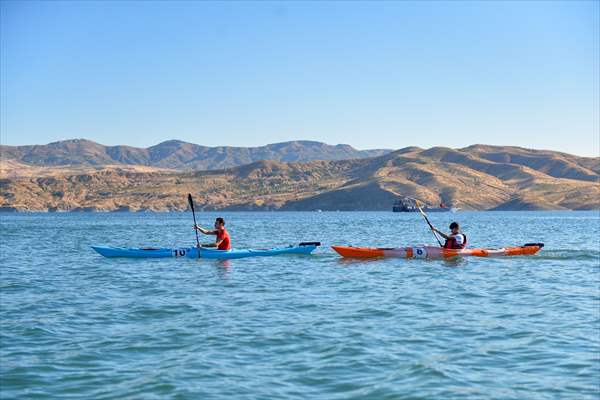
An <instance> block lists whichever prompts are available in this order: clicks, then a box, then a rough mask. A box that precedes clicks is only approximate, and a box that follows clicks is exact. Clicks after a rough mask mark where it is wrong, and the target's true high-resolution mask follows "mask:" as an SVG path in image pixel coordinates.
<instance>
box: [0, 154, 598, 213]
mask: <svg viewBox="0 0 600 400" xmlns="http://www.w3.org/2000/svg"><path fill="white" fill-rule="evenodd" d="M21 168H23V167H22V166H21ZM9 169H10V168H8V167H7V168H4V169H3V175H2V179H1V180H0V191H1V192H0V193H1V196H0V207H3V208H2V209H4V210H31V211H44V210H50V211H69V210H71V211H72V210H83V211H113V210H132V211H137V210H154V211H166V210H173V211H176V210H185V209H186V208H187V201H186V195H187V193H192V194H193V195H194V197H195V199H196V201H197V203H198V208H199V209H204V210H214V209H226V210H315V209H322V210H390V209H391V205H392V203H393V201H394V199H395V198H396V196H398V195H403V196H411V197H415V198H418V199H421V200H422V201H424V202H425V203H428V204H431V205H435V204H438V203H439V202H442V201H443V202H444V203H446V204H448V205H451V206H454V207H460V208H461V209H476V210H489V209H492V210H540V209H575V210H580V209H600V183H599V178H600V158H585V157H577V156H573V155H569V154H565V153H559V152H552V151H539V150H528V149H523V148H518V147H496V146H481V145H476V146H470V147H467V148H464V149H450V148H443V147H435V148H431V149H420V148H416V147H409V148H405V149H402V150H398V151H395V152H392V153H389V154H385V155H382V156H378V157H373V158H366V159H353V160H339V161H312V162H307V163H285V162H280V161H259V162H254V163H250V164H248V165H243V166H239V167H235V168H229V169H221V170H213V171H196V172H193V171H188V172H181V171H169V170H148V171H144V170H136V169H124V168H122V167H119V166H110V167H102V168H97V169H88V170H85V171H82V170H78V171H70V170H68V169H59V170H57V171H55V173H54V174H51V173H48V172H49V171H48V170H45V172H46V174H44V175H38V176H23V175H19V174H15V173H13V174H12V175H10V171H9ZM13 172H14V171H13Z"/></svg>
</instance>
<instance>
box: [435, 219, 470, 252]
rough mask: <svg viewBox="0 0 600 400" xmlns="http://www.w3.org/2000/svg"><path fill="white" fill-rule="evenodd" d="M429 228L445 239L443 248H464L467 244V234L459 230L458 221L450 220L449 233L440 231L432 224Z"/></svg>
mask: <svg viewBox="0 0 600 400" xmlns="http://www.w3.org/2000/svg"><path fill="white" fill-rule="evenodd" d="M431 230H433V231H434V232H437V233H439V234H440V236H441V237H443V238H444V239H446V243H444V246H443V247H444V248H445V249H464V248H465V247H466V246H467V236H466V235H465V234H464V233H461V232H460V225H458V222H452V223H451V224H450V231H451V232H450V234H449V235H447V234H445V233H444V232H441V231H440V230H439V229H437V228H436V227H434V226H432V227H431Z"/></svg>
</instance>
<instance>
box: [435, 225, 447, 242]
mask: <svg viewBox="0 0 600 400" xmlns="http://www.w3.org/2000/svg"><path fill="white" fill-rule="evenodd" d="M432 230H434V231H435V232H437V233H439V234H440V236H441V237H443V238H444V239H446V240H448V239H450V236H448V235H446V234H445V233H444V232H441V231H440V230H439V229H438V228H436V227H433V228H432Z"/></svg>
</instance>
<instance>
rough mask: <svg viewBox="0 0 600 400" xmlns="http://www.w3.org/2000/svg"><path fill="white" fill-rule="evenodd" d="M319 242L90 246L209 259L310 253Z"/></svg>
mask: <svg viewBox="0 0 600 400" xmlns="http://www.w3.org/2000/svg"><path fill="white" fill-rule="evenodd" d="M320 245H321V243H319V242H303V243H300V244H298V245H296V246H293V245H290V246H288V247H274V248H271V249H232V250H217V249H215V248H210V247H200V248H197V247H178V248H168V247H163V248H154V247H143V248H127V247H109V246H108V247H107V246H92V249H94V250H95V251H96V252H97V253H99V254H101V255H103V256H104V257H125V258H168V257H190V258H209V259H234V258H245V257H267V256H277V255H281V254H310V253H312V252H313V251H314V250H315V249H316V248H317V247H318V246H320Z"/></svg>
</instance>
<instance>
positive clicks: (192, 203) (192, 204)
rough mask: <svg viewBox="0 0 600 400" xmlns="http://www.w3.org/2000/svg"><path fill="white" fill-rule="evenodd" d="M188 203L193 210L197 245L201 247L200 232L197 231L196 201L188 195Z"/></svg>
mask: <svg viewBox="0 0 600 400" xmlns="http://www.w3.org/2000/svg"><path fill="white" fill-rule="evenodd" d="M188 203H190V208H191V209H192V216H193V217H194V232H196V245H197V246H198V247H200V240H198V230H197V229H196V226H197V224H196V211H194V200H193V199H192V195H191V194H190V193H188Z"/></svg>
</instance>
